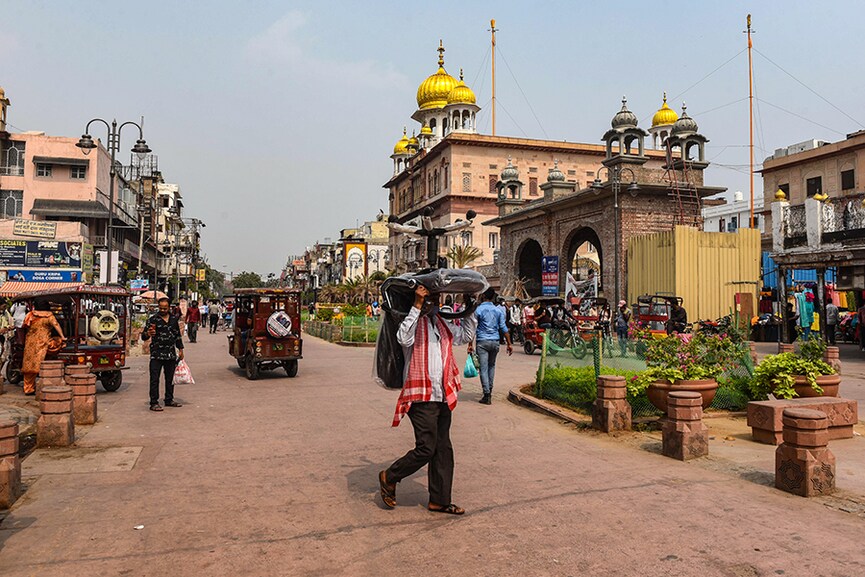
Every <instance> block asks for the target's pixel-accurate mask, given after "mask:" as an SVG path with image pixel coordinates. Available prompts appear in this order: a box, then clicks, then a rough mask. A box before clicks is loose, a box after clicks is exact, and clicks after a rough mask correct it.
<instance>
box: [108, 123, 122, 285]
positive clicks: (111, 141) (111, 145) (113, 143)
mask: <svg viewBox="0 0 865 577" xmlns="http://www.w3.org/2000/svg"><path fill="white" fill-rule="evenodd" d="M119 140H120V134H118V131H117V119H114V120H112V121H111V132H110V134H109V135H108V149H109V150H110V151H111V170H110V172H109V175H110V178H111V181H110V182H109V183H108V231H107V237H108V238H107V239H106V241H105V244H106V247H107V248H108V257H107V258H106V259H105V260H106V261H107V263H106V270H107V272H106V274H105V284H111V270H112V269H111V267H112V264H111V253H112V251H113V249H114V178H115V177H116V176H117V169H116V168H115V167H114V155H115V151H116V149H117V145H118V144H119V142H118V141H119Z"/></svg>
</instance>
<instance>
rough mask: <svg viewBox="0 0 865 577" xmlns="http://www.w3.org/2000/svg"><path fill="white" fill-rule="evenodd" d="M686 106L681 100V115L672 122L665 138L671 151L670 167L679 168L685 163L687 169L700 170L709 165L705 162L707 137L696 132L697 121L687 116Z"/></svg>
mask: <svg viewBox="0 0 865 577" xmlns="http://www.w3.org/2000/svg"><path fill="white" fill-rule="evenodd" d="M687 108H688V107H687V106H685V103H684V102H683V103H682V116H681V117H680V118H679V119H678V120H677V121H676V123H675V124H673V128H672V130H671V131H670V137H669V138H668V139H667V142H668V144H669V146H670V148H671V149H672V151H673V153H672V161H673V164H672V166H671V167H670V168H673V169H675V170H680V169H682V168H683V167H684V166H685V165H686V164H687V168H689V169H698V170H702V169H704V168H706V167H707V166H709V163H708V162H706V143H707V142H709V139H708V138H706V137H705V136H703V135H702V134H700V133H699V132H697V130H698V129H699V127H698V126H697V122H696V121H695V120H694V119H693V118H691V117H690V116H688V113H687ZM695 147H696V156H695V155H694V153H695V150H694V148H695Z"/></svg>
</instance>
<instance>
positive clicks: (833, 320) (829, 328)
mask: <svg viewBox="0 0 865 577" xmlns="http://www.w3.org/2000/svg"><path fill="white" fill-rule="evenodd" d="M837 330H838V307H837V306H835V303H833V302H832V301H829V302H828V303H826V338H827V339H829V344H830V345H832V346H835V331H837Z"/></svg>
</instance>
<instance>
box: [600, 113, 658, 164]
mask: <svg viewBox="0 0 865 577" xmlns="http://www.w3.org/2000/svg"><path fill="white" fill-rule="evenodd" d="M610 125H611V126H612V128H611V129H610V130H608V131H607V132H606V133H605V134H604V142H606V144H607V156H606V158H605V159H604V161H603V164H604V166H614V165H616V164H622V163H627V164H637V165H640V164H643V163H645V162H646V161H647V160H649V159H648V158H647V157H646V156H645V143H644V142H645V138H646V136H648V135H649V133H648V132H646V131H645V130H643V129H642V128H637V116H636V115H635V114H634V113H633V112H631V111H630V110H628V100H627V99H626V98H625V97H624V96H623V97H622V109H621V110H620V111H618V112H617V113H616V115H615V116H613V120H612V121H611V122H610ZM613 145H616V147H615V148H614V146H613Z"/></svg>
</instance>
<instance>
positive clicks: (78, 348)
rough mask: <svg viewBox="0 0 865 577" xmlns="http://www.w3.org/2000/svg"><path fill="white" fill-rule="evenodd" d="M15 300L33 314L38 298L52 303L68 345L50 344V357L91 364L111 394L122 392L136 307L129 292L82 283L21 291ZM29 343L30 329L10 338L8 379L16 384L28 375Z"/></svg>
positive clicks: (74, 362) (47, 357)
mask: <svg viewBox="0 0 865 577" xmlns="http://www.w3.org/2000/svg"><path fill="white" fill-rule="evenodd" d="M13 300H14V302H23V303H25V304H26V305H27V307H28V309H30V310H32V308H33V304H34V303H35V302H36V301H37V300H46V301H48V302H49V303H50V305H51V311H52V312H53V313H54V316H55V317H56V318H57V322H58V323H60V326H61V327H62V328H63V333H64V335H66V342H65V343H61V342H56V343H54V346H49V349H48V355H47V356H46V359H58V360H62V361H63V362H64V363H66V364H67V365H87V366H89V367H90V372H92V373H96V377H97V379H98V380H99V382H100V383H101V384H102V388H104V389H105V390H106V391H108V392H114V391H116V390H117V389H119V388H120V385H121V384H122V383H123V372H122V371H124V370H126V369H127V367H126V352H127V349H126V346H127V340H126V333H127V324H128V319H129V311H130V306H131V303H130V293H129V292H128V291H127V290H126V289H125V288H122V287H112V286H102V287H97V286H91V285H81V286H77V287H70V288H64V289H53V290H42V291H31V292H26V293H21V294H19V295H18V296H16V297H15V298H14V299H13ZM25 339H26V330H22V329H19V330H18V331H16V334H15V337H14V338H13V339H11V341H12V348H11V352H10V354H9V362H8V363H7V364H6V379H7V380H8V381H9V382H10V383H13V384H17V383H19V382H21V379H23V377H24V375H23V374H22V373H21V366H22V362H23V360H24V343H25Z"/></svg>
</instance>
